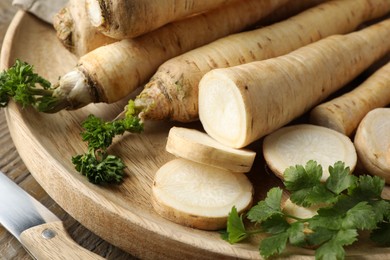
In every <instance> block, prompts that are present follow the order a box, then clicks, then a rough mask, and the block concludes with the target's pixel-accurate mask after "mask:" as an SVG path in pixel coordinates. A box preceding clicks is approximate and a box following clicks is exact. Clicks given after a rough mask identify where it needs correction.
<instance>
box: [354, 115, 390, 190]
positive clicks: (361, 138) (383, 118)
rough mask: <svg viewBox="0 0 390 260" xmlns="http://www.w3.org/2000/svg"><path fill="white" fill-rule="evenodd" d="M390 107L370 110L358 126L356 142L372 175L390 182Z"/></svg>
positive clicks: (364, 163)
mask: <svg viewBox="0 0 390 260" xmlns="http://www.w3.org/2000/svg"><path fill="white" fill-rule="evenodd" d="M389 131H390V108H375V109H373V110H371V111H370V112H368V113H367V114H366V115H365V116H364V117H363V120H362V121H361V122H360V124H359V126H358V127H357V130H356V134H355V138H354V143H355V146H356V151H357V152H358V156H359V159H360V161H361V162H362V164H363V166H364V168H365V169H366V170H367V171H368V172H369V173H370V174H372V175H377V176H379V177H382V178H384V179H385V181H386V183H388V184H390V155H389V152H390V136H389Z"/></svg>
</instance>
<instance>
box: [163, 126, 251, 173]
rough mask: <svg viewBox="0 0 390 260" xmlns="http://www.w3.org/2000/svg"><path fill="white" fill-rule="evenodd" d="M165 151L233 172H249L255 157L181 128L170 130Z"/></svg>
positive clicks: (196, 132)
mask: <svg viewBox="0 0 390 260" xmlns="http://www.w3.org/2000/svg"><path fill="white" fill-rule="evenodd" d="M166 150H167V151H168V152H170V153H172V154H174V155H176V156H178V157H181V158H185V159H188V160H191V161H194V162H198V163H202V164H207V165H210V166H214V167H218V168H223V169H226V170H230V171H233V172H249V171H250V170H251V168H252V165H253V161H254V159H255V157H256V153H255V152H253V151H250V150H247V149H234V148H231V147H229V146H225V145H223V144H221V143H219V142H218V141H216V140H214V139H213V138H211V137H210V136H209V135H208V134H206V133H204V132H201V131H198V130H195V129H188V128H182V127H172V128H171V130H170V131H169V135H168V141H167V145H166Z"/></svg>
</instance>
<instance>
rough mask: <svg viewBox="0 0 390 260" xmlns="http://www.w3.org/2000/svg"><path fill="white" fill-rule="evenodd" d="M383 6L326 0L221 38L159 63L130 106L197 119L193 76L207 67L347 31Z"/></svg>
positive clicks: (157, 115) (156, 115)
mask: <svg viewBox="0 0 390 260" xmlns="http://www.w3.org/2000/svg"><path fill="white" fill-rule="evenodd" d="M293 2H294V3H295V4H299V3H298V2H299V1H293ZM290 5H292V3H290ZM389 11H390V3H389V1H387V0H380V1H375V4H372V1H371V0H343V1H329V2H326V3H323V4H320V5H318V6H315V7H313V8H311V9H308V10H306V11H304V12H302V13H300V14H298V15H296V16H294V17H291V18H290V19H287V20H284V21H282V22H280V23H276V24H273V25H271V26H268V27H263V28H260V29H257V30H253V31H250V32H244V33H239V34H235V35H230V36H228V37H225V38H221V39H219V40H217V41H214V42H212V43H210V44H208V45H205V46H202V47H200V48H197V49H194V50H192V51H189V52H187V53H184V54H182V55H180V56H178V57H175V58H172V59H170V60H168V61H166V62H165V63H163V64H162V65H161V66H160V67H159V69H158V70H157V72H156V73H155V74H154V75H153V76H152V78H151V80H150V81H149V82H148V83H147V84H146V86H145V88H144V90H143V91H142V92H141V94H139V95H138V96H137V98H136V99H135V103H136V106H138V107H139V109H140V110H141V109H142V110H143V111H144V112H143V114H142V116H143V117H144V118H145V119H158V120H161V119H171V120H176V121H182V122H188V121H194V120H197V119H198V85H199V81H200V79H201V78H202V76H203V75H204V74H206V73H207V72H209V71H210V70H212V69H215V68H225V67H231V66H235V65H240V64H243V63H249V62H252V61H258V60H264V59H268V58H272V57H276V56H280V55H283V54H286V53H288V52H290V51H293V50H295V49H297V48H299V47H302V46H304V45H307V44H309V43H312V42H314V41H317V40H319V39H322V38H325V37H326V36H329V35H332V34H343V33H347V32H351V31H353V30H355V29H356V28H357V27H358V26H359V24H361V23H363V22H365V21H368V20H371V19H374V18H377V17H380V16H383V15H385V14H386V13H387V12H389Z"/></svg>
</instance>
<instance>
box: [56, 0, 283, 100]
mask: <svg viewBox="0 0 390 260" xmlns="http://www.w3.org/2000/svg"><path fill="white" fill-rule="evenodd" d="M286 2H287V0H272V1H271V0H267V1H258V0H247V1H245V3H241V2H240V3H238V4H234V5H231V6H228V7H226V8H222V9H217V10H214V11H211V12H209V13H207V14H202V15H197V16H192V17H190V18H188V19H185V20H180V21H177V22H174V23H170V24H168V25H166V26H164V27H161V28H159V29H157V30H155V31H153V32H151V33H149V34H145V35H142V36H140V37H138V38H135V39H126V40H122V41H118V42H114V43H111V44H109V45H105V46H102V47H100V48H97V49H95V50H93V51H91V52H89V53H87V54H86V55H84V56H82V57H81V58H80V59H79V64H78V69H80V70H81V71H83V72H84V74H85V75H86V76H87V78H88V82H91V83H93V86H90V88H93V89H96V93H97V99H96V100H95V102H106V103H113V102H116V101H119V100H121V99H123V98H126V97H127V96H128V95H129V94H131V93H132V92H133V91H134V90H136V89H137V88H138V87H140V86H142V84H144V83H145V82H146V81H147V80H148V79H149V78H150V77H151V76H152V75H153V73H154V72H155V71H156V70H157V68H158V67H159V66H160V65H161V64H162V63H163V62H165V61H166V60H168V59H170V58H172V57H175V56H177V55H180V54H182V53H183V52H186V51H189V50H192V49H194V48H196V47H199V46H202V45H204V44H207V43H209V42H211V41H213V40H216V39H218V38H220V37H223V36H226V35H229V34H231V33H234V32H238V31H241V30H243V29H244V28H246V27H247V26H249V25H252V24H254V23H255V22H256V21H258V20H260V19H261V18H262V17H264V16H265V15H267V14H269V13H271V12H272V10H274V9H276V8H278V7H279V6H281V5H282V4H284V3H286ZM226 20H228V21H229V22H223V23H222V21H226ZM188 28H192V30H188ZM59 87H60V88H61V86H59Z"/></svg>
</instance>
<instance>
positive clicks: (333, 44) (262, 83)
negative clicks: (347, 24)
mask: <svg viewBox="0 0 390 260" xmlns="http://www.w3.org/2000/svg"><path fill="white" fill-rule="evenodd" d="M389 38H390V19H386V20H383V21H381V22H378V23H376V24H374V25H371V26H369V27H366V28H364V29H362V30H359V31H356V32H352V33H349V34H346V35H333V36H329V37H327V38H325V39H322V40H319V41H317V42H315V43H312V44H309V45H307V46H304V47H301V48H299V49H298V50H295V51H293V52H290V53H289V54H286V55H283V56H279V57H276V58H271V59H268V60H264V61H256V62H251V63H247V64H243V65H238V66H235V67H230V68H223V69H214V70H212V71H210V72H208V73H206V74H205V75H204V76H203V78H202V80H201V81H200V83H199V117H200V121H201V122H202V125H203V127H204V129H205V131H206V132H207V133H208V134H209V135H210V136H211V137H213V138H215V139H216V140H218V141H220V142H221V143H223V144H225V145H229V146H232V147H235V148H241V147H244V146H246V145H248V144H250V143H252V142H253V141H255V140H258V139H260V138H261V137H263V136H265V135H267V134H269V133H271V132H273V131H275V130H277V129H278V128H280V127H282V126H284V125H285V124H287V123H289V122H290V121H292V120H293V119H295V118H297V117H298V116H301V115H302V114H304V113H305V112H307V111H309V110H310V109H311V108H312V107H313V106H315V105H317V104H319V103H320V102H321V101H323V100H324V99H325V98H326V97H328V96H329V95H330V94H331V93H333V92H335V91H336V90H338V89H340V88H341V87H343V86H344V85H345V84H347V83H348V82H349V81H351V80H352V79H354V78H355V77H356V76H357V75H359V73H361V72H362V71H363V70H365V69H366V68H368V67H369V66H370V65H371V64H373V63H374V62H375V61H377V60H379V59H380V58H381V57H382V56H384V55H386V54H387V53H388V52H389V51H390V45H389V44H388V39H389ZM210 111H212V113H210Z"/></svg>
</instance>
